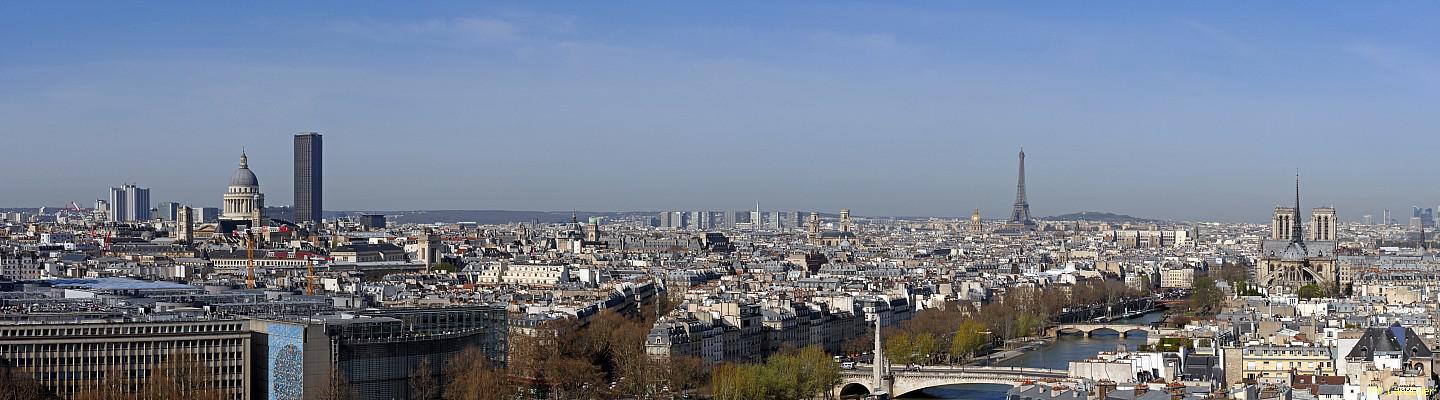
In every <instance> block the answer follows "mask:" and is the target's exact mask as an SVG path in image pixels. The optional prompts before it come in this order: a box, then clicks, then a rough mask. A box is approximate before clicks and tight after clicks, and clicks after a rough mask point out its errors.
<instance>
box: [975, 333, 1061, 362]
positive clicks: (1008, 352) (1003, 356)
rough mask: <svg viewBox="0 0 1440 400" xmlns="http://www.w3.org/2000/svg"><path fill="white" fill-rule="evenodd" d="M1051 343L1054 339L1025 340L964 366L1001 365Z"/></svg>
mask: <svg viewBox="0 0 1440 400" xmlns="http://www.w3.org/2000/svg"><path fill="white" fill-rule="evenodd" d="M1053 341H1054V339H1051V338H1032V339H1027V340H1025V342H1024V343H1022V344H1020V345H1018V346H1016V347H1012V348H1009V349H1003V350H1000V351H997V352H994V353H990V355H988V356H985V357H977V358H976V359H974V360H971V361H970V362H969V363H967V364H966V365H995V364H997V363H1002V362H1005V361H1006V360H1009V359H1012V358H1015V357H1019V356H1022V355H1025V353H1029V352H1032V351H1035V350H1036V349H1039V348H1041V347H1045V346H1049V345H1050V344H1051V343H1052V342H1053Z"/></svg>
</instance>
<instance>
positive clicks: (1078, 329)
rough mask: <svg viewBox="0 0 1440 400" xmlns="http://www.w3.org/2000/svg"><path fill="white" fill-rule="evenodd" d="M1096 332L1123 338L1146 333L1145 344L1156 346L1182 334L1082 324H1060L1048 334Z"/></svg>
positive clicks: (1147, 327)
mask: <svg viewBox="0 0 1440 400" xmlns="http://www.w3.org/2000/svg"><path fill="white" fill-rule="evenodd" d="M1096 332H1106V333H1110V332H1113V333H1116V334H1119V335H1120V336H1121V337H1127V336H1130V334H1131V333H1137V334H1138V333H1144V334H1145V342H1146V343H1149V344H1155V343H1159V342H1160V338H1161V337H1163V336H1166V335H1172V334H1175V333H1178V332H1180V331H1179V330H1177V329H1170V328H1160V327H1156V326H1151V325H1137V324H1119V323H1103V322H1101V323H1081V324H1058V325H1055V326H1052V327H1050V328H1049V329H1048V330H1047V332H1046V333H1048V334H1050V335H1064V334H1084V335H1086V336H1090V335H1093V334H1095V333H1096Z"/></svg>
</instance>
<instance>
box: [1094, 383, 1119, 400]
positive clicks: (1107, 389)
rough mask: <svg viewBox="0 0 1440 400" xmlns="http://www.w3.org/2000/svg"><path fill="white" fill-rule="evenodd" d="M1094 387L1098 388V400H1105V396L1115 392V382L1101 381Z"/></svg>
mask: <svg viewBox="0 0 1440 400" xmlns="http://www.w3.org/2000/svg"><path fill="white" fill-rule="evenodd" d="M1096 386H1097V387H1099V388H1100V400H1105V397H1106V396H1109V395H1110V393H1114V392H1115V381H1112V380H1109V379H1101V380H1100V384H1099V385H1096Z"/></svg>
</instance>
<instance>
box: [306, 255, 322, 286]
mask: <svg viewBox="0 0 1440 400" xmlns="http://www.w3.org/2000/svg"><path fill="white" fill-rule="evenodd" d="M318 260H319V257H313V256H312V257H310V264H309V265H308V266H307V267H306V271H305V295H306V296H314V295H315V262H316V261H318Z"/></svg>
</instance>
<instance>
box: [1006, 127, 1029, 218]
mask: <svg viewBox="0 0 1440 400" xmlns="http://www.w3.org/2000/svg"><path fill="white" fill-rule="evenodd" d="M1005 228H1007V230H1016V231H1028V230H1034V229H1035V221H1034V220H1032V219H1030V202H1028V201H1026V200H1025V148H1024V147H1021V148H1020V179H1019V180H1018V181H1017V182H1016V183H1015V205H1014V206H1012V207H1011V208H1010V221H1009V222H1006V223H1005Z"/></svg>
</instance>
